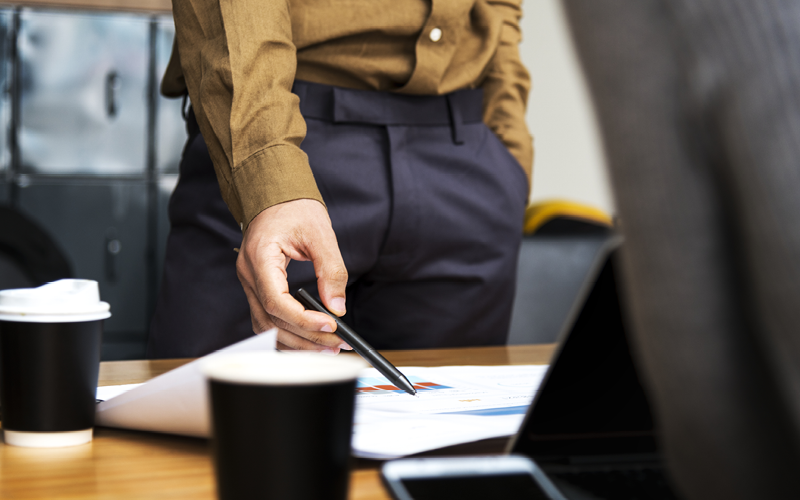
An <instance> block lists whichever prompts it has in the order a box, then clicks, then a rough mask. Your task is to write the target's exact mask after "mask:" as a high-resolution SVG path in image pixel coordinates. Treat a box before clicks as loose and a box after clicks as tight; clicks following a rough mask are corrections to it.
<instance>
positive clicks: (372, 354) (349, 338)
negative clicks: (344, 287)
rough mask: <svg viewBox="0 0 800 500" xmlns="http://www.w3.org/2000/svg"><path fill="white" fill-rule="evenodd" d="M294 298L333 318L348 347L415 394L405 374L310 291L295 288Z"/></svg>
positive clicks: (340, 335) (385, 375) (401, 386)
mask: <svg viewBox="0 0 800 500" xmlns="http://www.w3.org/2000/svg"><path fill="white" fill-rule="evenodd" d="M295 298H296V299H297V300H298V301H299V302H300V303H301V304H303V305H304V306H305V308H306V309H311V310H314V311H319V312H321V313H325V314H327V315H328V316H330V317H331V318H333V320H334V321H336V325H337V328H336V331H335V332H334V333H336V335H338V336H339V338H341V339H342V340H344V341H345V342H347V343H348V344H349V345H350V347H352V348H353V350H354V351H356V352H357V353H358V355H359V356H361V357H362V358H364V359H366V360H367V361H368V362H369V363H370V364H371V365H372V366H373V367H375V369H376V370H378V371H379V372H381V375H383V376H384V377H386V378H387V379H389V381H390V382H392V383H393V384H394V385H395V386H397V387H399V388H400V389H403V390H404V391H406V392H407V393H409V394H411V395H412V396H415V395H416V394H417V390H416V389H414V386H413V385H411V382H409V381H408V379H407V378H406V377H405V375H403V374H402V373H400V370H398V369H397V368H395V366H394V365H393V364H391V363H390V362H389V361H387V360H386V358H384V357H383V356H381V353H379V352H378V351H376V350H375V349H373V348H372V346H371V345H369V344H367V342H366V341H365V340H364V339H362V338H361V336H360V335H359V334H357V333H356V332H354V331H353V329H352V328H350V327H349V326H347V324H345V322H344V321H342V320H341V319H339V317H338V316H336V315H335V314H333V313H332V312H330V311H328V309H326V308H325V306H323V305H322V304H321V303H320V302H319V301H318V300H317V299H315V298H314V297H312V296H311V294H310V293H308V292H306V291H305V290H303V289H302V288H300V289H299V290H297V293H296V294H295Z"/></svg>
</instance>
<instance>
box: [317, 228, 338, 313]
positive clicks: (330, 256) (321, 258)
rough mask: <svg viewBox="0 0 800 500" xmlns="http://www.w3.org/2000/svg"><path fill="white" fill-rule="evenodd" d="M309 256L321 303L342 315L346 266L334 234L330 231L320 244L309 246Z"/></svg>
mask: <svg viewBox="0 0 800 500" xmlns="http://www.w3.org/2000/svg"><path fill="white" fill-rule="evenodd" d="M309 258H310V259H311V261H312V262H313V263H314V271H315V272H316V274H317V288H318V289H319V297H320V299H322V303H323V304H324V305H325V307H327V308H328V310H329V311H330V312H332V313H333V314H335V315H337V316H340V317H341V316H344V315H345V313H346V312H347V305H346V302H345V289H346V288H347V268H346V267H345V265H344V260H342V254H341V253H340V252H339V245H338V243H337V242H336V236H335V235H333V233H332V232H331V237H330V238H327V239H326V241H324V242H323V243H322V244H317V245H313V246H311V247H310V251H309Z"/></svg>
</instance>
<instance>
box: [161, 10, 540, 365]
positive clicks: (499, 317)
mask: <svg viewBox="0 0 800 500" xmlns="http://www.w3.org/2000/svg"><path fill="white" fill-rule="evenodd" d="M173 14H174V17H175V28H176V43H175V47H174V49H173V55H172V60H171V62H170V65H169V68H168V69H167V72H166V75H165V77H164V79H163V81H162V92H163V93H164V94H166V95H169V96H181V95H185V94H186V93H187V92H188V96H189V98H190V99H191V103H192V107H191V110H190V112H189V113H188V117H187V128H188V130H189V136H190V137H189V141H188V143H187V146H186V148H185V150H184V155H183V159H182V163H181V172H180V180H179V182H178V185H177V187H176V189H175V192H174V194H173V196H172V199H171V201H170V208H169V213H170V222H171V224H172V226H171V232H170V236H169V240H168V243H167V256H166V262H165V266H164V278H163V281H162V287H161V291H160V295H159V299H158V304H157V306H156V311H155V314H154V318H153V321H152V324H151V330H150V337H149V344H148V354H149V355H150V356H151V357H186V356H199V355H202V354H205V353H208V352H210V351H213V350H215V349H219V348H221V347H223V346H225V345H228V344H231V343H234V342H236V341H239V340H242V339H244V338H246V337H248V336H250V335H252V334H253V332H261V331H264V330H267V329H269V328H272V327H277V328H278V329H279V332H278V347H279V348H281V349H308V350H317V351H328V352H332V353H337V352H339V349H342V348H345V349H347V348H348V346H346V345H344V344H342V342H341V340H340V339H339V338H338V337H337V336H336V335H335V334H333V333H331V332H333V330H334V329H335V328H336V325H335V323H334V322H333V321H332V319H331V318H329V317H328V316H326V315H324V314H322V313H318V312H311V311H304V310H303V307H302V306H301V305H300V304H299V303H298V302H297V301H296V300H294V298H293V297H292V295H291V293H292V292H293V291H294V290H296V289H297V288H299V287H301V286H302V287H304V288H307V289H310V291H311V292H318V293H319V295H320V297H321V299H322V302H323V303H324V304H325V305H326V306H327V307H328V308H329V309H330V310H331V311H332V312H333V313H335V314H337V315H340V316H342V315H344V319H345V321H346V322H347V323H349V324H350V325H351V326H353V327H354V329H355V330H356V331H358V332H359V333H361V334H362V335H363V336H364V337H365V338H366V340H367V341H369V342H370V343H371V344H372V345H373V346H374V347H376V348H379V349H386V348H422V347H445V346H462V345H492V344H495V345H496V344H503V343H505V341H506V337H507V334H508V325H509V321H510V313H511V306H512V302H513V293H514V280H515V273H516V260H517V253H518V251H519V244H520V240H521V232H522V231H521V228H522V219H523V214H524V209H525V205H526V203H527V199H528V193H529V191H530V175H531V166H532V161H533V146H532V140H531V137H530V134H529V133H528V130H527V128H526V125H525V118H524V115H525V104H526V100H527V95H528V90H529V87H530V79H529V76H528V73H527V71H526V70H525V68H524V67H523V66H522V64H521V62H520V58H519V51H518V44H519V41H520V30H519V19H520V16H521V0H432V1H430V0H408V1H405V2H400V3H398V2H390V1H386V0H354V1H349V2H330V1H319V0H294V1H288V0H258V1H257V0H236V1H218V0H174V1H173ZM242 236H243V237H242ZM234 248H237V249H239V253H238V257H237V254H236V253H234ZM237 273H238V279H237ZM239 281H241V284H240V282H239Z"/></svg>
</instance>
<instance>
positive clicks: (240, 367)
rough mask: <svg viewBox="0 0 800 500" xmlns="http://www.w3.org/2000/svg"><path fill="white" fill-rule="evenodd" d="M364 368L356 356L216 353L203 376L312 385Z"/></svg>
mask: <svg viewBox="0 0 800 500" xmlns="http://www.w3.org/2000/svg"><path fill="white" fill-rule="evenodd" d="M366 367H367V364H366V362H364V360H363V359H361V358H359V357H356V356H348V355H343V356H341V355H340V356H330V355H326V354H320V353H313V352H311V353H285V352H275V351H251V352H238V353H230V354H218V355H215V356H213V357H211V358H210V359H208V361H206V362H205V363H203V365H202V370H203V373H204V374H205V375H206V377H208V378H210V379H214V380H218V381H221V382H231V383H234V384H246V385H312V384H327V383H334V382H344V381H347V380H355V379H356V378H358V375H359V373H361V370H363V369H364V368H366Z"/></svg>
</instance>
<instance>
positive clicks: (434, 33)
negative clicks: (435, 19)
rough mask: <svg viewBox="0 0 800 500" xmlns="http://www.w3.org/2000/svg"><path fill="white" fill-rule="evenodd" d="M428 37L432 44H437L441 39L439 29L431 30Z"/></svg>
mask: <svg viewBox="0 0 800 500" xmlns="http://www.w3.org/2000/svg"><path fill="white" fill-rule="evenodd" d="M428 36H430V38H431V41H432V42H438V41H439V40H441V39H442V30H440V29H439V28H433V29H432V30H431V33H430V35H428Z"/></svg>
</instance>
